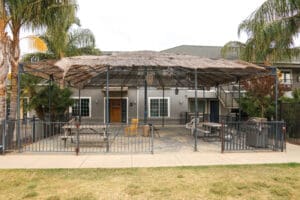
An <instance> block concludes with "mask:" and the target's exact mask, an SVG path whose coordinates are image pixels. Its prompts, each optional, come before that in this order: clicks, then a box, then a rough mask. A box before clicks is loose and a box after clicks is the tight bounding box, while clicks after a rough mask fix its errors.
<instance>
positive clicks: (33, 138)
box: [32, 115, 36, 142]
mask: <svg viewBox="0 0 300 200" xmlns="http://www.w3.org/2000/svg"><path fill="white" fill-rule="evenodd" d="M35 139H36V135H35V115H33V117H32V141H33V142H35Z"/></svg>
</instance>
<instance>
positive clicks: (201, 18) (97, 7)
mask: <svg viewBox="0 0 300 200" xmlns="http://www.w3.org/2000/svg"><path fill="white" fill-rule="evenodd" d="M264 1H265V0H147V1H146V0H89V1H87V0H78V3H79V12H78V17H79V19H80V20H81V25H82V27H83V28H89V29H91V30H92V32H93V33H94V35H95V37H96V42H97V47H98V48H100V49H101V50H102V51H125V50H126V51H128V50H163V49H167V48H171V47H174V46H178V45H183V44H188V45H217V46H223V45H224V44H225V43H226V42H228V41H230V40H240V41H245V39H246V37H245V35H244V36H243V37H241V38H238V35H237V28H238V25H239V23H241V22H242V20H244V19H246V18H247V17H248V16H249V15H250V14H251V13H252V12H253V11H254V10H255V9H257V8H258V7H259V6H260V5H261V4H262V3H263V2H264Z"/></svg>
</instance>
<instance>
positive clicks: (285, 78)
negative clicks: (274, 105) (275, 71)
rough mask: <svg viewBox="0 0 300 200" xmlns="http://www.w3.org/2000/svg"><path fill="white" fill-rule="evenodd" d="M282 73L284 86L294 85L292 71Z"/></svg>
mask: <svg viewBox="0 0 300 200" xmlns="http://www.w3.org/2000/svg"><path fill="white" fill-rule="evenodd" d="M281 73H282V80H281V82H282V83H283V84H288V85H290V84H292V74H291V72H290V71H282V72H281Z"/></svg>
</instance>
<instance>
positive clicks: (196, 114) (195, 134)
mask: <svg viewBox="0 0 300 200" xmlns="http://www.w3.org/2000/svg"><path fill="white" fill-rule="evenodd" d="M197 90H198V77H197V69H195V130H194V136H195V145H194V151H197V136H198V133H197V123H198V121H197V120H198V97H197Z"/></svg>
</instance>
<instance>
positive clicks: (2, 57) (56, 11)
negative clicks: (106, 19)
mask: <svg viewBox="0 0 300 200" xmlns="http://www.w3.org/2000/svg"><path fill="white" fill-rule="evenodd" d="M76 10H77V5H76V2H75V0H22V1H20V0H0V63H1V65H0V66H1V73H0V94H1V95H0V96H1V97H0V108H1V111H0V119H2V118H3V117H4V116H5V114H3V113H4V110H5V109H4V107H5V104H4V102H5V94H6V78H7V73H8V68H9V66H11V76H12V77H11V96H10V100H11V101H10V108H11V112H10V118H13V119H14V118H15V117H16V107H17V106H16V105H17V74H18V62H19V59H20V30H21V28H25V29H31V30H40V29H43V28H48V29H49V30H50V29H54V27H55V25H56V24H55V23H56V21H60V22H65V23H66V24H72V23H74V22H75V20H76V17H75V12H76ZM7 30H9V31H10V32H11V35H12V37H9V36H8V33H7ZM55 32H56V34H57V36H59V35H60V34H61V36H63V34H64V29H62V28H61V29H58V28H56V30H55Z"/></svg>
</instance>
